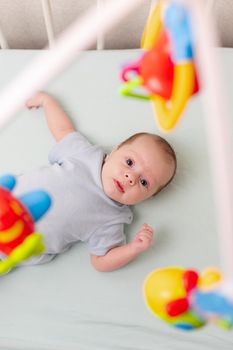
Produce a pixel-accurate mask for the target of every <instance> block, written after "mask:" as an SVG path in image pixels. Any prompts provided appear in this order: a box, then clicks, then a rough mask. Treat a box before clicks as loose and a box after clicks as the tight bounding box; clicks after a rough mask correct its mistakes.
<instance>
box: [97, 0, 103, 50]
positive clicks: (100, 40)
mask: <svg viewBox="0 0 233 350" xmlns="http://www.w3.org/2000/svg"><path fill="white" fill-rule="evenodd" d="M96 6H97V10H98V16H99V17H101V11H102V10H103V8H104V0H96ZM103 49H104V34H103V31H102V30H101V29H98V34H97V50H103Z"/></svg>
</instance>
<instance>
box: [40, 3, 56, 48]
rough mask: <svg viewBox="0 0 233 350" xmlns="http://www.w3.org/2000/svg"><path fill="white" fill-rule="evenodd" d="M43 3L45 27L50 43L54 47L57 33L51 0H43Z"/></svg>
mask: <svg viewBox="0 0 233 350" xmlns="http://www.w3.org/2000/svg"><path fill="white" fill-rule="evenodd" d="M41 5H42V9H43V15H44V21H45V27H46V32H47V36H48V43H49V46H50V47H52V45H53V44H54V41H55V35H54V25H53V16H52V9H51V4H50V0H41Z"/></svg>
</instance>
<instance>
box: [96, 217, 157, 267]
mask: <svg viewBox="0 0 233 350" xmlns="http://www.w3.org/2000/svg"><path fill="white" fill-rule="evenodd" d="M152 243H153V229H152V228H151V227H150V226H149V225H147V224H143V225H142V227H141V229H140V231H139V232H138V233H137V234H136V236H135V237H134V239H133V241H132V242H130V243H128V244H126V245H124V246H120V247H116V248H113V249H111V250H109V251H108V252H107V254H105V255H104V256H95V255H92V256H91V262H92V264H93V266H94V267H95V268H96V270H98V271H102V272H105V271H113V270H116V269H119V268H120V267H122V266H124V265H126V264H128V263H129V262H130V261H132V260H133V259H134V258H136V256H138V255H139V254H140V253H142V252H144V251H145V250H147V249H148V248H149V247H150V246H151V245H152Z"/></svg>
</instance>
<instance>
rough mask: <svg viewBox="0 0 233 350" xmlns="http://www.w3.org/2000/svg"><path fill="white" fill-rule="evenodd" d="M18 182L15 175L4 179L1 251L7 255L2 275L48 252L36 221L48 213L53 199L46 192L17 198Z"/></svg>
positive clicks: (0, 195)
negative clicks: (38, 231) (34, 256)
mask: <svg viewBox="0 0 233 350" xmlns="http://www.w3.org/2000/svg"><path fill="white" fill-rule="evenodd" d="M15 183H16V180H15V177H14V176H11V175H6V176H3V177H1V178H0V186H1V187H0V252H2V253H4V255H5V256H6V257H5V258H4V260H2V261H0V275H1V274H5V273H6V272H8V271H9V270H10V269H12V268H13V267H14V266H16V265H17V264H18V263H20V262H21V261H23V260H25V259H28V258H30V257H31V256H33V255H38V254H41V253H42V252H43V250H44V243H43V239H42V235H41V234H39V233H36V232H34V230H35V229H34V222H35V221H37V220H39V219H40V217H41V216H42V215H43V214H44V213H45V212H46V211H47V210H48V208H49V207H50V205H51V199H50V197H49V195H48V194H47V193H46V192H44V191H31V192H28V193H26V194H24V195H22V196H20V197H19V198H16V197H15V196H14V195H13V194H12V193H11V190H12V189H13V188H14V186H15Z"/></svg>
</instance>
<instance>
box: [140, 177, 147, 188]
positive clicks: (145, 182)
mask: <svg viewBox="0 0 233 350" xmlns="http://www.w3.org/2000/svg"><path fill="white" fill-rule="evenodd" d="M140 183H141V185H142V186H143V187H147V186H148V182H147V181H146V180H145V179H141V180H140Z"/></svg>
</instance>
